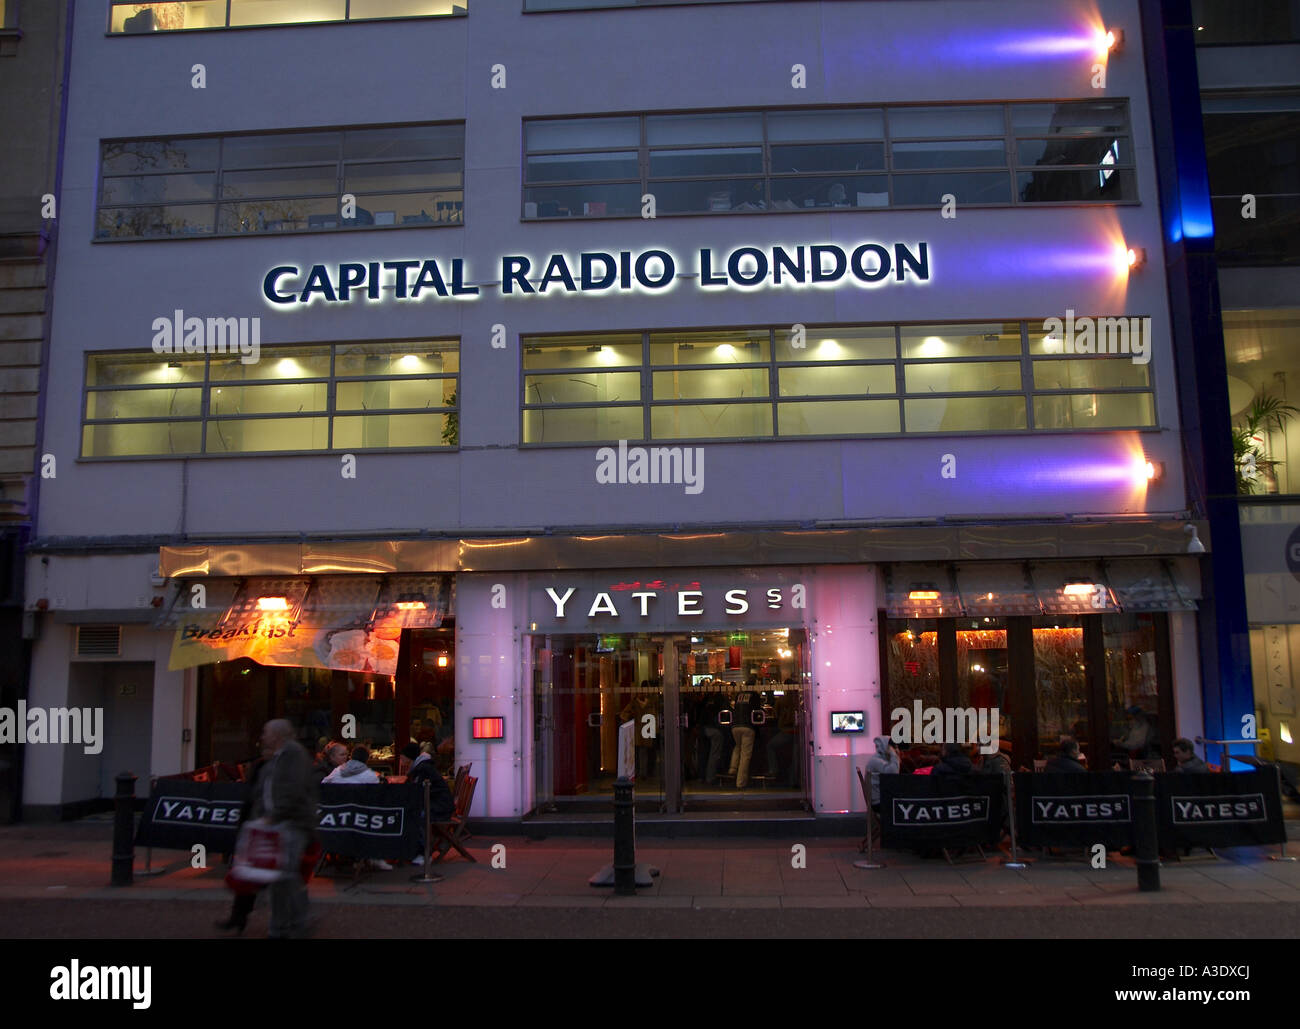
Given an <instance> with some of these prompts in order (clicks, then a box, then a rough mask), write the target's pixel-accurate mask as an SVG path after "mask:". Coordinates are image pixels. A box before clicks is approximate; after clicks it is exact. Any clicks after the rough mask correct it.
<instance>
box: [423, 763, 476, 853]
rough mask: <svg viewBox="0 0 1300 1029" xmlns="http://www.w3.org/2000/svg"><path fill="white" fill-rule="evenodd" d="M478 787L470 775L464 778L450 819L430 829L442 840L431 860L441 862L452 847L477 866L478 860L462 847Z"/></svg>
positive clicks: (436, 823)
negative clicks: (475, 790) (475, 789)
mask: <svg viewBox="0 0 1300 1029" xmlns="http://www.w3.org/2000/svg"><path fill="white" fill-rule="evenodd" d="M477 785H478V779H476V778H475V777H474V776H472V775H467V776H465V779H464V781H463V782H462V783H461V784H460V789H458V790H457V791H456V793H455V800H456V809H455V811H454V812H453V813H452V816H451V818H449V819H448V820H447V821H445V822H434V823H432V826H431V828H432V829H433V831H434V832H435V833H436V834H437V835H438V836H439V837H441V839H442V842H441V843H439V844H438V856H437V857H435V858H434V859H433V860H434V861H435V862H436V861H441V860H442V859H443V858H444V857H446V856H447V855H448V854H449V853H450V852H451V849H452V848H453V847H455V848H456V851H457V852H458V853H459V854H460V855H461V856H462V857H464V858H465V859H466V860H468V861H473V862H475V863H476V864H477V862H478V858H476V857H474V855H473V854H471V853H470V852H469V851H468V850H466V849H465V847H464V840H465V839H466V836H467V833H466V822H467V820H468V819H469V809H470V805H471V804H473V803H474V787H476V786H477Z"/></svg>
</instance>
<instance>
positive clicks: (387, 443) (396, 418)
mask: <svg viewBox="0 0 1300 1029" xmlns="http://www.w3.org/2000/svg"><path fill="white" fill-rule="evenodd" d="M449 417H451V416H449V415H445V414H369V415H360V416H354V417H347V418H335V419H334V449H335V450H373V449H377V448H385V449H386V448H391V447H437V446H443V445H445V444H446V443H447V442H448V440H447V437H446V436H445V435H444V433H445V431H446V429H447V419H448V418H449Z"/></svg>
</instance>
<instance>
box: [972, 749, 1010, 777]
mask: <svg viewBox="0 0 1300 1029" xmlns="http://www.w3.org/2000/svg"><path fill="white" fill-rule="evenodd" d="M1011 751H1012V745H1011V741H1010V740H999V741H998V749H997V750H996V751H994V752H993V753H992V754H985V755H984V759H983V760H982V761H981V762H980V771H981V772H983V773H984V774H985V775H1001V776H1005V777H1008V778H1009V777H1010V776H1011Z"/></svg>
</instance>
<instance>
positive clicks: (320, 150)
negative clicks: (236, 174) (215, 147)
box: [221, 132, 341, 169]
mask: <svg viewBox="0 0 1300 1029" xmlns="http://www.w3.org/2000/svg"><path fill="white" fill-rule="evenodd" d="M340 142H341V134H340V133H338V132H288V133H285V134H283V135H278V136H272V135H267V136H227V137H226V138H225V140H224V141H223V145H222V149H221V163H222V166H223V167H224V168H227V169H229V168H256V167H260V166H266V165H286V164H289V165H292V164H320V163H328V164H331V165H333V164H337V163H338V159H339V145H340Z"/></svg>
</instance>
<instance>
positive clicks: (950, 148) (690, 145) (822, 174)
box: [523, 101, 1136, 219]
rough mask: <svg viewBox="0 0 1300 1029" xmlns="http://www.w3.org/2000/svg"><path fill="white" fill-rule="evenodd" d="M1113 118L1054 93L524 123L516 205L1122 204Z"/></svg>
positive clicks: (1115, 112)
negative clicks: (1029, 99)
mask: <svg viewBox="0 0 1300 1029" xmlns="http://www.w3.org/2000/svg"><path fill="white" fill-rule="evenodd" d="M886 118H888V124H889V131H890V133H892V140H891V143H890V146H889V154H888V155H886V152H885V151H886V146H885V142H884V136H885V128H886V121H885V120H886ZM1009 118H1011V119H1012V120H1013V122H1014V127H1012V126H1009V125H1008V119H1009ZM1127 120H1128V106H1127V103H1126V102H1125V101H1065V102H1061V103H1040V104H1013V105H1008V104H1000V103H988V104H979V105H962V106H953V105H949V106H933V107H907V106H899V107H893V108H887V109H880V108H842V109H811V110H806V111H767V112H763V111H736V112H719V113H711V112H700V113H694V114H675V115H644V116H640V117H620V118H566V119H557V120H554V121H533V122H525V125H524V139H525V150H526V153H525V154H524V182H525V188H524V212H523V214H524V218H525V219H533V218H579V217H608V216H617V217H628V216H634V215H639V214H640V213H641V206H640V197H641V196H642V195H643V194H645V193H650V194H652V195H653V196H654V197H655V203H656V210H657V212H658V213H660V214H665V215H686V214H716V213H722V212H733V211H738V212H757V211H797V210H805V209H808V208H858V209H862V208H887V207H891V206H894V207H920V206H934V205H937V204H939V203H941V202H942V200H943V197H944V196H945V195H947V194H949V193H951V194H954V195H956V196H957V197H958V198H959V202H961V203H965V204H989V205H1009V204H1017V203H1102V204H1105V203H1117V202H1125V201H1130V200H1134V199H1136V192H1135V188H1134V182H1135V180H1134V173H1133V163H1132V153H1131V146H1130V143H1129V137H1128V135H1127V127H1126V126H1127ZM1017 137H1023V138H1017ZM1011 154H1014V155H1015V157H1016V161H1015V164H1014V166H1013V162H1012V161H1010V160H1009V159H1008V155H1011ZM1015 167H1018V168H1020V169H1022V170H1021V171H1020V172H1019V174H1018V175H1017V174H1016V172H1015V171H1014V168H1015ZM983 169H987V170H983ZM681 179H691V180H693V181H689V182H683V181H680V180H681ZM674 180H678V181H674ZM620 181H621V182H622V183H623V184H621V185H615V183H618V182H620ZM633 182H635V185H633ZM545 183H572V184H576V183H583V184H584V185H582V186H577V185H569V186H554V187H548V186H545V185H544V184H545Z"/></svg>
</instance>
